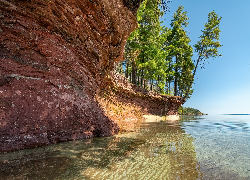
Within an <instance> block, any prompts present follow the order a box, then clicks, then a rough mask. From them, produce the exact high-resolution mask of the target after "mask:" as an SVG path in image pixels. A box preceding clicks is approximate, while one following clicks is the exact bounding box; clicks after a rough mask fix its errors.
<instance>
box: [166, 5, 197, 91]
mask: <svg viewBox="0 0 250 180" xmlns="http://www.w3.org/2000/svg"><path fill="white" fill-rule="evenodd" d="M183 9H184V7H183V6H179V7H178V9H177V11H176V12H175V13H174V16H173V19H172V23H171V24H170V25H171V28H172V29H171V33H170V34H169V36H168V37H167V41H166V43H167V48H166V49H167V51H169V54H168V58H167V59H168V61H169V70H168V72H170V73H169V77H168V79H167V80H168V81H170V82H171V81H172V80H174V95H175V96H183V95H188V94H191V90H190V88H189V87H190V86H192V83H193V81H192V70H193V69H194V65H193V62H192V59H191V58H192V56H193V48H192V46H191V45H189V43H190V41H191V40H190V38H189V37H188V36H187V34H186V31H185V30H184V27H187V26H188V22H187V20H188V19H189V18H188V17H187V15H186V14H187V12H186V11H185V12H183ZM174 59H175V61H174ZM171 76H172V77H171ZM169 88H170V83H169Z"/></svg>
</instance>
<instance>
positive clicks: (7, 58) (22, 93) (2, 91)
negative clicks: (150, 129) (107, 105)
mask: <svg viewBox="0 0 250 180" xmlns="http://www.w3.org/2000/svg"><path fill="white" fill-rule="evenodd" d="M140 2H141V0H26V1H24V0H0V152H8V151H13V150H19V149H23V148H29V147H36V146H41V145H48V144H53V143H56V142H59V141H67V140H75V139H81V138H90V137H94V136H110V135H114V134H116V133H117V132H118V131H119V126H118V125H117V124H116V123H115V122H114V121H112V120H111V119H110V118H109V117H107V116H106V115H105V113H104V112H103V109H102V108H101V107H100V105H99V104H98V102H97V100H96V98H95V97H96V94H99V93H100V92H102V88H103V87H105V85H106V84H105V83H106V82H108V81H107V78H108V74H109V73H110V71H111V70H112V69H113V68H114V64H115V62H118V61H121V60H123V58H124V47H125V44H126V40H127V38H128V36H129V34H130V33H131V32H132V31H133V30H135V28H136V27H137V20H136V11H137V9H138V7H139V5H140ZM155 102H157V101H155ZM171 102H172V101H171ZM171 102H170V103H171ZM154 106H155V107H157V103H156V104H155V105H154ZM171 107H172V106H171ZM156 109H157V108H156ZM175 109H176V108H175ZM169 112H171V111H169Z"/></svg>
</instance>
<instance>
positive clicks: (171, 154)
mask: <svg viewBox="0 0 250 180" xmlns="http://www.w3.org/2000/svg"><path fill="white" fill-rule="evenodd" d="M0 177H1V178H0V179H32V180H33V179H121V180H123V179H124V180H125V179H128V180H130V179H136V180H139V179H142V180H144V179H149V180H151V179H152V180H153V179H157V180H159V179H250V116H228V115H218V116H202V117H201V118H198V119H197V118H193V117H188V118H187V117H183V118H182V120H181V121H180V122H176V123H167V122H153V123H144V124H142V126H141V128H140V129H138V130H137V131H136V132H132V133H126V134H120V135H117V136H114V137H105V138H94V139H85V140H81V141H73V142H64V143H59V144H56V145H53V146H47V147H39V148H35V149H26V150H21V151H17V152H12V153H7V154H0Z"/></svg>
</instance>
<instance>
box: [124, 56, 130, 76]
mask: <svg viewBox="0 0 250 180" xmlns="http://www.w3.org/2000/svg"><path fill="white" fill-rule="evenodd" d="M128 67H129V61H128V59H127V60H126V72H125V77H126V78H128Z"/></svg>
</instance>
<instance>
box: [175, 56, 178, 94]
mask: <svg viewBox="0 0 250 180" xmlns="http://www.w3.org/2000/svg"><path fill="white" fill-rule="evenodd" d="M175 58H176V62H175V63H176V65H177V62H178V57H177V55H176V56H175ZM177 71H178V67H177V66H175V79H174V96H177Z"/></svg>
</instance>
